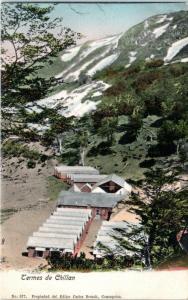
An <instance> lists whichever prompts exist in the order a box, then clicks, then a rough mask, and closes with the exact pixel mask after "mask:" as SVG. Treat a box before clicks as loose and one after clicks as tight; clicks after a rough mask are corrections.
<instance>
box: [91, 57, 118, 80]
mask: <svg viewBox="0 0 188 300" xmlns="http://www.w3.org/2000/svg"><path fill="white" fill-rule="evenodd" d="M118 56H119V53H115V54H112V55H109V56H107V57H105V58H104V59H102V60H101V61H100V62H98V63H97V64H96V65H95V66H94V67H93V68H91V69H90V70H89V71H88V72H87V74H88V75H89V76H93V75H94V74H95V73H96V72H97V71H100V70H102V69H104V68H105V67H107V66H109V65H111V64H112V63H113V62H114V61H115V60H116V59H117V58H118Z"/></svg>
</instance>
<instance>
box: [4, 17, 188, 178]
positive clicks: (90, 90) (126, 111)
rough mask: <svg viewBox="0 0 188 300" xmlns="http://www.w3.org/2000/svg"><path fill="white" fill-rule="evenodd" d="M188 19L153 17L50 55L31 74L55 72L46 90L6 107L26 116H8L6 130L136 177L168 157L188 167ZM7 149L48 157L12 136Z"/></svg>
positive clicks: (71, 158) (70, 158)
mask: <svg viewBox="0 0 188 300" xmlns="http://www.w3.org/2000/svg"><path fill="white" fill-rule="evenodd" d="M187 21H188V12H186V11H180V12H176V13H171V14H168V15H166V14H165V15H157V16H153V17H150V18H149V19H147V20H145V21H144V22H142V23H140V24H137V25H136V26H134V27H132V28H130V29H129V30H128V31H127V32H125V33H123V34H122V33H121V34H119V35H116V36H111V37H107V38H105V39H102V40H97V41H91V42H87V43H85V44H83V45H80V46H76V47H72V48H69V49H67V50H65V51H63V52H61V53H60V54H59V55H58V56H57V57H54V58H50V59H49V61H47V62H46V63H45V64H44V65H43V66H42V68H39V70H38V73H37V75H36V74H35V75H33V76H39V75H40V76H43V78H45V79H48V80H51V79H50V78H52V79H53V80H52V83H53V84H51V85H50V82H51V81H50V82H49V83H48V85H47V86H46V89H45V94H47V95H46V97H44V98H40V99H34V97H33V95H32V97H31V98H32V101H30V100H29V98H30V97H29V96H28V101H27V102H26V103H24V106H23V105H22V108H21V110H20V108H19V109H17V107H16V106H14V104H13V105H11V106H10V104H8V106H7V107H6V106H3V108H2V109H3V111H6V112H7V111H8V117H9V114H10V115H11V116H12V117H11V119H13V120H14V119H15V122H17V123H18V124H19V123H21V122H23V125H22V127H20V126H18V127H14V126H12V125H10V128H9V126H8V124H9V121H6V122H5V123H4V124H3V125H4V126H3V135H4V136H5V137H7V136H8V135H9V134H10V132H12V133H13V134H16V135H18V136H20V135H21V140H22V139H24V141H26V142H28V141H29V140H32V141H34V140H35V141H40V142H41V143H42V144H43V145H44V146H45V147H49V148H51V149H53V151H54V153H56V154H58V159H59V160H60V161H63V162H66V163H68V164H74V163H79V162H80V154H81V153H80V152H83V151H84V155H85V156H86V157H85V161H86V163H87V164H91V165H94V166H97V167H98V168H99V169H100V170H101V171H102V172H106V173H111V172H116V173H118V174H121V175H124V176H125V177H127V178H130V179H135V180H136V179H140V178H142V177H143V174H144V172H145V171H146V169H147V168H150V167H152V166H157V165H158V164H159V165H161V162H162V163H163V161H164V160H165V161H166V162H167V161H169V163H170V161H171V159H173V161H174V162H175V163H176V164H178V163H179V162H180V160H181V161H182V163H183V165H184V167H185V169H186V159H187V156H186V155H187V154H186V153H187V135H188V133H187V119H188V118H187V109H188V108H187V102H186V101H185V99H186V98H187V72H188V67H187V62H186V61H187V57H188V56H187V54H188V53H187V52H188V51H187V50H188V49H187V44H188V38H187V36H188V34H187V33H188V32H187ZM75 117H76V118H75ZM20 120H21V122H20ZM16 125H17V124H16ZM167 137H168V138H167ZM169 137H170V138H169ZM58 147H60V152H61V153H59V152H58ZM3 148H4V149H3V150H4V152H5V155H6V156H9V155H13V156H14V155H16V151H18V152H19V155H22V156H24V157H25V158H26V160H40V159H44V160H46V159H47V157H45V158H44V157H41V154H37V153H30V151H29V150H27V149H23V147H22V146H21V147H18V146H17V145H16V144H15V147H14V142H11V143H10V142H9V144H8V145H7V144H6V143H5V144H4V146H3ZM18 148H19V149H18ZM14 150H15V151H14Z"/></svg>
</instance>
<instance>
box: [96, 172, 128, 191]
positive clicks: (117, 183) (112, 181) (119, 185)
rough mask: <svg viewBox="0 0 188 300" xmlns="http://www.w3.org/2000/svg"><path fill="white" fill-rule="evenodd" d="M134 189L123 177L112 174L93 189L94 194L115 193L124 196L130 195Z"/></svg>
mask: <svg viewBox="0 0 188 300" xmlns="http://www.w3.org/2000/svg"><path fill="white" fill-rule="evenodd" d="M131 190H132V187H131V185H130V184H128V183H127V182H126V181H125V180H124V179H123V178H122V177H120V176H117V175H115V174H111V175H109V176H107V177H106V178H104V179H103V180H101V181H99V182H98V183H96V184H95V185H94V186H93V187H92V193H113V194H118V195H124V194H127V193H130V192H131Z"/></svg>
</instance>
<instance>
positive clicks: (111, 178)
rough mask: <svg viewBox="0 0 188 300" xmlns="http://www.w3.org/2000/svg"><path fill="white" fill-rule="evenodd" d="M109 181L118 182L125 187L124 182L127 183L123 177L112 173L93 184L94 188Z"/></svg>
mask: <svg viewBox="0 0 188 300" xmlns="http://www.w3.org/2000/svg"><path fill="white" fill-rule="evenodd" d="M109 181H113V182H114V183H116V184H117V185H119V186H120V187H124V184H125V180H124V179H123V178H122V177H120V176H117V175H116V174H111V175H109V176H107V177H106V178H104V179H103V180H101V181H99V182H98V183H96V184H95V185H94V186H93V189H94V188H95V187H98V186H101V185H103V184H105V183H107V182H109Z"/></svg>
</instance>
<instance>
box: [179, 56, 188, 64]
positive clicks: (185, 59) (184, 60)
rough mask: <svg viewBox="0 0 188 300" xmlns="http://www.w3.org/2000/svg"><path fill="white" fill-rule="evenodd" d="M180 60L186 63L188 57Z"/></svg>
mask: <svg viewBox="0 0 188 300" xmlns="http://www.w3.org/2000/svg"><path fill="white" fill-rule="evenodd" d="M180 61H181V62H183V63H186V62H188V57H185V58H182V59H181V60H180Z"/></svg>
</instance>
